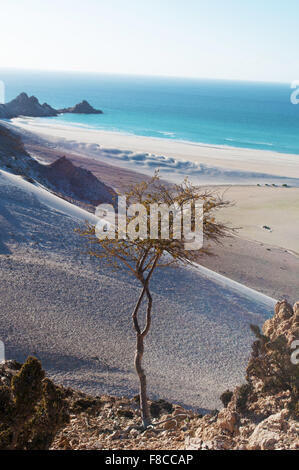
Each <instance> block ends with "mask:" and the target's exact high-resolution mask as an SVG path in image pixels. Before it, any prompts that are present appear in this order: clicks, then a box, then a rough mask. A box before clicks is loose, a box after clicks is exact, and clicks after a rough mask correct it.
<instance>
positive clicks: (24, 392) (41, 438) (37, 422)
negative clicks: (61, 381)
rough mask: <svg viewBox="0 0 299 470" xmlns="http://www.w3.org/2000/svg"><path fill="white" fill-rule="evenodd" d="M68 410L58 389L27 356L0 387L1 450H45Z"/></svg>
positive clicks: (66, 420) (39, 364) (34, 360)
mask: <svg viewBox="0 0 299 470" xmlns="http://www.w3.org/2000/svg"><path fill="white" fill-rule="evenodd" d="M68 419H69V410H68V406H67V404H66V402H65V400H64V399H63V395H62V392H61V390H60V389H59V387H56V386H55V385H54V384H53V383H52V382H51V381H50V380H49V379H46V378H45V373H44V371H43V369H42V366H41V363H40V362H39V361H38V360H37V359H36V358H34V357H29V358H28V359H27V361H26V362H25V364H24V365H23V366H22V367H21V369H20V371H19V372H18V373H17V374H16V375H15V376H14V377H13V378H12V380H11V383H10V386H8V385H2V386H0V450H16V449H20V450H26V449H36V450H39V449H48V448H49V447H50V445H51V443H52V441H53V439H54V437H55V435H56V433H57V431H58V429H60V427H61V426H63V425H64V424H65V423H67V422H68Z"/></svg>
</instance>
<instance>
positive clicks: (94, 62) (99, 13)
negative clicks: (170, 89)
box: [0, 0, 299, 82]
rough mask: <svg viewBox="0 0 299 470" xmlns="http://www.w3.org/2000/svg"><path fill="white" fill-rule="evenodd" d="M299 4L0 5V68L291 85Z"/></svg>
mask: <svg viewBox="0 0 299 470" xmlns="http://www.w3.org/2000/svg"><path fill="white" fill-rule="evenodd" d="M298 16H299V0H225V1H224V0H42V1H41V0H1V1H0V19H1V27H0V67H7V68H22V69H24V68H26V69H42V70H45V69H46V70H47V69H50V70H74V71H80V72H98V73H120V74H137V75H139V74H140V75H166V76H183V77H199V78H216V79H233V80H254V81H271V82H292V81H294V80H299V47H298V44H299V27H298Z"/></svg>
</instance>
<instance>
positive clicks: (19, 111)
mask: <svg viewBox="0 0 299 470" xmlns="http://www.w3.org/2000/svg"><path fill="white" fill-rule="evenodd" d="M61 113H80V114H102V113H103V111H101V110H97V109H94V108H93V107H92V106H91V105H90V104H89V103H88V102H87V101H86V100H83V101H82V102H81V103H78V104H76V105H75V106H73V107H70V108H64V109H60V110H57V109H54V108H52V107H51V106H50V105H49V104H47V103H44V104H40V102H39V101H38V99H37V98H36V97H35V96H30V97H29V96H28V95H27V94H26V93H21V94H20V95H19V96H17V97H16V98H15V99H13V100H12V101H10V102H9V103H6V104H0V119H11V118H15V117H18V116H29V117H52V116H58V114H61Z"/></svg>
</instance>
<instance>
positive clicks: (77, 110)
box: [58, 100, 103, 114]
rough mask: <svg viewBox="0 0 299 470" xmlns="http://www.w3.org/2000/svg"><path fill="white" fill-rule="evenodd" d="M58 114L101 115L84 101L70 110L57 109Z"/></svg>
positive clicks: (98, 110)
mask: <svg viewBox="0 0 299 470" xmlns="http://www.w3.org/2000/svg"><path fill="white" fill-rule="evenodd" d="M58 113H60V114H62V113H73V114H103V111H101V110H100V109H94V108H93V107H92V106H91V105H90V104H89V103H88V101H86V100H83V101H81V103H78V104H76V105H75V106H72V107H70V108H63V109H59V110H58Z"/></svg>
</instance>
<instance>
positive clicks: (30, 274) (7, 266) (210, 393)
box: [0, 172, 274, 408]
mask: <svg viewBox="0 0 299 470" xmlns="http://www.w3.org/2000/svg"><path fill="white" fill-rule="evenodd" d="M61 204H62V205H61ZM70 206H71V205H69V204H68V203H64V201H63V203H61V202H60V200H59V201H56V200H55V196H50V197H48V193H47V192H46V191H44V190H41V189H39V190H33V191H32V186H31V185H30V184H29V183H26V182H24V181H23V180H22V179H21V178H20V177H12V176H10V175H7V174H5V172H0V225H1V233H0V273H1V275H0V338H1V340H2V341H4V343H5V346H6V354H7V358H15V359H17V360H21V361H23V360H24V359H25V358H26V356H27V355H29V354H34V355H36V356H37V357H39V358H40V359H41V360H42V362H43V365H44V367H45V368H46V371H47V373H48V374H49V375H50V376H51V377H54V378H55V380H56V381H58V382H61V383H63V384H65V385H70V386H73V387H76V388H81V389H82V390H85V391H87V392H90V393H93V394H101V393H111V394H115V395H122V394H123V395H133V394H136V393H137V390H138V382H137V379H136V375H135V373H134V369H133V357H134V348H135V338H134V332H133V329H132V325H131V315H130V312H131V311H132V308H133V306H134V304H135V302H136V299H137V296H138V292H139V290H138V289H139V287H138V285H137V284H136V282H134V279H133V278H131V276H127V275H124V274H122V273H121V272H117V273H116V272H115V271H112V270H111V268H109V267H107V266H102V267H100V266H99V264H98V263H97V262H96V261H95V260H94V259H93V260H89V258H88V257H87V256H86V255H84V254H83V250H84V247H83V245H82V244H81V242H82V240H81V239H80V237H78V235H77V234H75V233H74V231H73V229H74V227H76V226H77V224H78V219H79V220H80V219H81V215H82V212H81V211H79V212H80V213H79V212H78V211H77V210H76V211H75V212H73V210H71V208H70ZM81 220H82V219H81ZM152 292H153V297H154V315H153V323H152V330H151V334H150V336H149V337H148V339H147V341H146V349H145V355H144V359H145V368H146V371H147V373H148V386H149V392H150V395H151V397H153V396H155V397H160V398H166V399H168V400H171V401H178V402H181V403H184V404H186V405H190V406H195V407H202V408H214V407H219V406H220V401H219V395H220V393H221V392H222V391H224V390H225V389H226V388H228V387H229V388H232V387H234V386H235V385H237V384H239V383H240V382H242V380H243V377H244V368H245V365H246V362H247V358H248V355H249V353H250V344H251V342H252V335H251V333H250V330H249V324H250V323H258V324H261V323H263V322H264V320H265V319H266V318H267V317H268V316H269V315H270V314H271V311H272V306H271V307H269V306H265V304H264V303H261V302H260V301H259V300H257V299H255V298H254V297H253V298H251V299H250V298H248V296H247V295H245V296H244V295H243V293H239V292H238V291H236V290H232V289H230V287H229V286H227V285H223V282H222V281H221V282H220V283H218V282H216V281H213V280H211V279H207V278H206V277H205V276H204V275H202V274H200V273H198V272H197V271H196V270H194V269H193V270H192V269H191V270H190V269H182V268H178V269H173V268H172V269H165V270H160V271H159V272H157V274H156V275H155V276H154V278H153V282H152ZM273 303H274V301H273Z"/></svg>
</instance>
